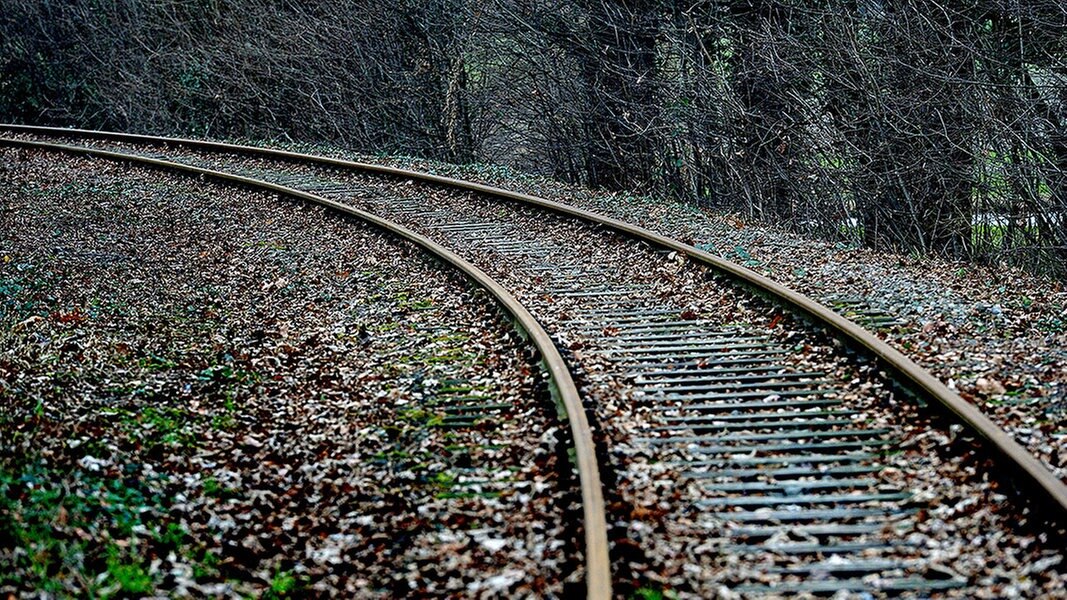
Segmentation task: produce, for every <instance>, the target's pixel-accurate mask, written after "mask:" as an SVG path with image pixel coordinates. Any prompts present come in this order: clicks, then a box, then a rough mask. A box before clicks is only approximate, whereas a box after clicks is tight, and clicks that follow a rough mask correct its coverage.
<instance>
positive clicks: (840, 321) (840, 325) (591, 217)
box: [0, 124, 1067, 521]
mask: <svg viewBox="0 0 1067 600" xmlns="http://www.w3.org/2000/svg"><path fill="white" fill-rule="evenodd" d="M0 131H8V132H14V133H26V134H33V135H46V136H63V137H77V138H91V139H102V140H111V141H116V142H127V143H144V144H153V145H164V146H167V145H177V146H184V147H188V148H193V149H201V150H210V151H215V152H218V151H224V152H230V153H236V154H242V155H246V156H248V155H251V156H261V157H269V158H274V159H281V160H288V161H299V162H312V163H317V164H320V165H328V166H332V167H340V168H345V169H351V170H356V171H362V172H365V173H374V174H379V175H386V176H392V177H399V178H406V179H412V180H416V181H421V182H425V183H430V184H435V185H441V186H445V187H449V188H453V189H459V190H465V191H470V192H475V193H478V194H483V195H487V196H491V197H494V198H499V199H503V200H509V201H513V202H518V203H521V204H526V205H530V206H537V207H540V208H542V209H546V210H549V211H552V212H555V213H559V214H562V215H566V216H570V217H573V218H577V219H580V220H582V221H585V222H587V223H591V224H594V225H599V226H602V227H605V228H607V229H610V230H613V231H616V232H618V233H621V234H623V235H626V236H630V237H633V238H637V239H640V240H644V241H646V242H649V243H651V244H652V245H654V246H658V247H661V248H666V249H669V250H673V251H676V252H680V253H682V254H684V255H685V256H688V257H689V258H690V259H692V260H695V261H697V262H700V263H704V264H706V265H708V266H710V267H712V268H713V269H715V270H717V271H719V272H721V273H723V274H725V275H727V276H728V277H730V278H731V279H733V280H735V281H737V282H739V283H741V284H743V285H746V286H748V287H750V288H753V289H755V290H757V291H758V292H761V293H763V294H767V295H769V296H770V297H771V298H772V299H773V300H774V301H776V302H778V303H780V304H782V305H784V306H785V307H787V308H790V309H792V310H794V311H796V312H798V313H800V314H802V315H805V316H806V317H808V318H810V319H812V320H813V321H815V322H816V323H817V324H819V325H822V326H823V327H825V328H827V329H828V330H829V331H830V332H832V333H834V334H836V335H837V336H838V337H840V338H841V339H843V340H844V341H845V342H847V343H849V344H851V345H853V346H854V347H859V348H861V349H863V350H865V351H867V352H869V353H871V354H873V355H874V356H876V357H877V358H878V359H879V360H880V361H881V362H882V364H883V365H885V366H886V367H887V368H888V369H889V370H890V371H892V372H893V373H894V374H895V375H896V377H897V379H898V380H899V381H900V382H902V383H905V384H906V386H907V387H909V388H911V389H912V390H913V391H915V392H918V393H920V394H922V395H924V396H925V397H926V398H928V399H931V400H933V401H935V402H936V403H937V404H938V405H940V406H941V407H943V408H944V409H946V410H948V411H949V412H951V413H952V414H954V415H955V416H956V417H957V418H958V419H959V420H960V421H962V422H963V424H964V425H966V426H967V427H968V428H969V429H970V430H971V432H972V433H974V434H976V435H978V436H979V437H981V438H983V439H984V440H985V441H986V443H987V444H988V445H989V448H990V449H991V450H993V451H994V452H995V453H997V454H999V455H1001V456H1002V457H1003V458H1004V459H1006V460H1008V461H1009V462H1011V463H1014V465H1015V466H1016V467H1017V471H1018V472H1019V473H1018V476H1019V478H1020V481H1021V482H1024V483H1029V484H1030V487H1032V488H1033V489H1034V490H1035V491H1037V492H1038V493H1039V494H1040V495H1041V496H1043V497H1044V499H1045V500H1046V501H1047V502H1048V503H1049V504H1050V505H1051V506H1052V507H1053V509H1054V510H1056V511H1057V513H1058V518H1059V519H1060V520H1061V521H1067V485H1065V484H1064V483H1063V482H1062V481H1060V479H1059V478H1057V477H1056V476H1055V475H1054V474H1052V473H1051V472H1050V471H1049V470H1048V469H1047V468H1046V467H1045V466H1044V465H1042V464H1041V463H1040V461H1038V460H1037V459H1036V458H1035V457H1034V456H1033V455H1032V454H1030V453H1029V452H1028V451H1027V450H1026V449H1025V448H1023V447H1022V446H1021V445H1020V444H1019V443H1018V442H1016V441H1015V440H1014V439H1012V437H1011V436H1010V435H1008V434H1007V433H1006V432H1005V431H1004V430H1002V429H1001V428H1000V427H998V426H997V425H996V424H995V423H993V421H991V420H990V419H989V417H987V416H986V415H985V414H983V413H982V412H981V411H980V410H979V409H978V408H977V407H975V406H974V405H972V404H970V403H969V402H967V401H966V400H964V399H963V398H961V397H960V396H959V394H957V393H955V392H954V391H952V390H950V389H949V388H948V387H947V386H946V385H945V384H943V383H941V381H939V380H938V379H937V378H936V377H934V376H933V375H931V374H930V373H929V372H928V371H926V370H925V369H923V368H922V367H920V366H919V365H918V364H916V363H915V362H914V361H912V360H911V359H910V358H908V357H907V356H905V355H904V354H903V353H902V352H900V351H899V350H897V349H895V348H893V347H892V346H890V345H889V344H887V343H885V342H884V341H882V340H880V339H878V338H877V337H876V336H875V335H874V334H872V333H871V332H869V331H867V330H866V329H864V328H863V327H861V326H859V325H857V324H856V323H853V322H852V321H850V320H848V319H846V318H845V317H843V316H841V315H839V314H837V313H836V312H834V311H833V310H831V309H830V308H827V307H825V306H823V305H821V304H819V303H818V302H816V301H814V300H812V299H811V298H808V297H807V296H805V295H803V294H801V293H799V292H797V291H795V290H792V289H790V288H787V287H785V286H782V285H780V284H778V283H776V282H774V281H772V280H770V279H769V278H767V277H764V276H763V275H760V274H759V273H756V272H755V271H752V270H750V269H747V268H745V267H742V266H741V265H738V264H736V263H733V262H731V261H728V260H726V259H723V258H720V257H718V256H714V255H712V254H711V253H709V252H706V251H703V250H699V249H697V248H695V247H693V246H690V245H688V244H685V243H683V242H680V241H678V240H675V239H671V238H669V237H666V236H664V235H661V234H658V233H655V232H653V231H650V230H648V229H645V228H644V227H639V226H637V225H633V224H631V223H627V222H625V221H621V220H619V219H614V218H611V217H605V216H603V215H599V214H596V213H594V212H591V211H587V210H584V209H580V208H576V207H573V206H567V205H565V204H562V203H559V202H553V201H551V200H545V199H543V198H537V197H535V196H531V195H529V194H523V193H519V192H513V191H509V190H504V189H500V188H496V187H492V186H488V185H484V184H479V183H472V182H468V181H462V180H458V179H453V178H451V177H444V176H440V175H431V174H428V173H420V172H418V171H411V170H407V169H400V168H396V167H387V166H382V165H374V164H368V163H359V162H354V161H348V160H342V159H336V158H327V157H319V156H312V155H308V154H301V153H297V152H289V151H285V150H276V149H271V148H258V147H253V146H241V145H237V144H228V143H222V142H209V141H204V140H191V139H183V138H165V137H154V136H145V135H133V134H123V133H115V132H105V131H93V130H84V129H63V128H54V127H36V126H28V125H12V124H0Z"/></svg>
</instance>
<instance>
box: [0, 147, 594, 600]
mask: <svg viewBox="0 0 1067 600" xmlns="http://www.w3.org/2000/svg"><path fill="white" fill-rule="evenodd" d="M0 165H2V167H0V190H2V191H3V193H2V194H0V430H2V431H3V433H4V434H3V436H2V442H0V513H2V514H0V531H2V533H3V535H0V564H3V565H4V567H3V569H0V571H2V572H0V595H5V596H6V595H9V594H10V595H13V596H16V597H35V598H36V597H48V596H67V595H71V594H73V595H102V596H107V595H114V594H124V595H138V596H140V595H146V594H148V595H151V594H157V595H158V594H168V595H177V596H182V595H190V594H192V595H211V596H219V597H245V596H247V595H257V596H259V595H263V596H266V597H281V596H288V595H309V594H313V595H342V596H359V597H387V596H408V595H415V594H419V595H463V596H472V597H481V596H484V597H501V596H530V595H535V596H538V597H542V596H543V597H560V596H566V595H568V594H569V593H571V592H573V590H574V589H576V587H575V586H577V585H579V583H578V582H580V581H581V580H582V577H583V576H582V559H581V553H580V548H579V547H578V541H577V540H579V539H580V535H581V534H580V531H578V528H577V527H576V525H575V522H576V518H577V517H576V516H575V515H576V514H577V513H576V511H577V509H578V507H577V504H576V499H575V496H576V493H575V486H574V481H573V475H572V474H571V472H570V466H569V464H568V463H567V462H566V454H565V452H566V447H567V445H568V444H567V436H566V427H565V426H561V424H560V422H559V420H558V418H557V415H556V414H555V408H554V406H553V405H552V403H551V400H550V398H548V395H547V389H546V386H545V384H544V378H543V374H542V373H541V372H540V370H539V368H538V367H537V366H536V364H535V363H534V362H533V361H534V360H535V357H533V356H531V355H530V351H529V350H528V348H527V346H526V345H525V344H524V343H523V342H522V340H521V339H520V338H519V337H518V336H517V334H515V332H514V331H513V330H512V328H511V326H510V324H508V323H507V322H506V320H504V319H502V318H501V315H499V314H498V312H497V310H496V308H495V307H494V306H493V304H492V302H491V301H490V300H489V299H488V297H487V296H485V295H484V294H483V293H481V292H478V291H476V290H473V289H471V288H470V287H469V286H468V285H467V284H466V283H464V282H463V281H462V279H461V278H460V277H459V276H458V275H454V274H451V273H445V272H442V268H441V267H440V266H439V265H437V264H436V263H434V262H432V261H430V260H429V259H426V258H425V257H424V256H423V255H421V254H419V253H418V252H417V251H415V250H414V249H412V248H411V247H409V246H407V245H404V244H401V243H398V242H395V241H392V240H390V239H387V238H385V237H383V236H382V235H379V234H377V233H375V232H373V231H371V230H369V229H368V228H366V227H364V226H362V225H360V224H358V223H355V222H353V221H350V220H346V219H342V218H339V217H337V216H335V215H331V214H329V213H325V212H324V211H323V210H321V209H316V208H312V207H308V206H304V205H301V204H296V203H292V202H289V201H284V200H280V199H277V198H274V197H270V196H267V195H263V194H257V193H252V192H247V191H239V190H235V189H232V188H225V187H219V186H212V185H208V184H204V183H198V182H194V181H193V180H192V179H189V178H182V177H178V176H168V175H164V174H160V173H159V172H155V171H149V170H142V169H137V168H129V167H124V166H120V165H116V164H114V163H110V162H107V161H93V160H86V159H71V158H69V157H61V156H60V155H55V154H42V153H37V152H26V151H13V150H3V151H2V152H0ZM472 404H476V405H493V406H492V407H491V408H486V409H481V410H471V409H459V410H456V409H454V407H456V406H460V405H467V406H469V405H472ZM449 407H453V408H449ZM463 410H466V411H467V412H462V411H463ZM464 415H466V416H464ZM476 415H477V416H478V417H477V418H473V416H476ZM42 595H43V596H42Z"/></svg>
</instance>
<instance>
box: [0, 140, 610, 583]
mask: <svg viewBox="0 0 1067 600" xmlns="http://www.w3.org/2000/svg"><path fill="white" fill-rule="evenodd" d="M0 146H10V147H20V148H32V149H38V150H49V151H58V152H67V153H70V154H75V155H83V156H92V157H97V158H104V159H109V160H114V161H122V162H128V163H135V164H142V165H148V166H151V167H155V168H158V169H164V170H170V171H175V172H179V173H184V174H189V175H196V176H199V177H204V178H209V179H214V180H217V181H222V182H224V183H231V184H239V185H242V186H246V187H249V188H252V189H255V190H259V191H269V192H274V193H277V194H280V195H283V196H288V197H290V198H295V199H298V200H303V201H306V202H311V203H314V204H318V205H321V206H324V207H326V208H329V209H332V210H334V211H336V212H339V213H342V214H346V215H349V216H352V217H355V218H357V219H359V220H361V221H363V222H366V223H368V224H370V225H372V226H375V227H378V228H379V229H382V230H384V231H385V232H387V233H389V234H392V235H395V236H397V237H400V238H402V239H405V240H407V241H409V242H411V243H413V244H415V245H416V246H419V247H420V248H422V249H423V250H425V251H426V252H427V253H429V254H431V255H433V256H434V257H436V258H437V259H439V260H441V261H442V262H444V263H445V264H448V265H451V266H452V267H454V268H455V269H457V270H459V271H460V272H462V273H463V274H464V275H466V276H467V277H469V278H470V279H472V280H474V281H475V282H476V283H477V284H478V285H479V286H481V287H482V288H484V289H485V290H486V291H488V292H489V293H490V294H491V295H492V296H493V297H494V298H496V300H497V302H498V303H499V304H500V306H501V307H502V308H503V309H504V310H505V312H507V313H508V314H509V315H511V317H512V318H514V319H515V321H516V322H517V323H518V325H519V327H521V328H522V329H523V330H524V331H525V332H526V333H527V334H528V335H529V337H530V339H531V340H532V341H533V343H534V345H535V346H536V347H537V350H538V351H539V352H540V353H541V356H542V358H543V360H544V363H545V365H546V367H547V369H548V371H549V376H550V377H551V378H552V381H553V383H554V384H555V386H556V393H557V395H558V397H559V401H560V402H561V403H562V404H563V407H564V409H565V411H566V413H567V420H568V421H569V425H570V430H571V435H572V437H573V438H574V446H575V461H576V462H577V467H578V477H579V483H580V486H581V490H582V512H583V529H584V530H585V567H586V597H587V598H589V599H590V600H607V599H608V598H611V595H612V594H611V566H610V562H609V558H608V538H607V523H606V519H605V509H604V494H603V490H602V489H601V481H600V468H599V465H598V463H597V458H596V449H595V446H594V443H593V435H592V431H591V429H590V427H589V421H588V419H587V418H586V414H585V410H584V408H583V406H582V400H581V397H580V396H579V394H578V388H577V386H576V385H575V383H574V379H573V378H572V377H571V373H570V371H569V370H568V369H567V365H566V362H564V360H563V357H562V356H561V355H560V353H559V350H557V349H556V346H555V344H554V343H553V342H552V339H551V338H550V337H549V335H548V332H547V331H545V329H544V328H543V327H542V326H541V324H540V323H539V322H538V321H537V319H535V318H534V316H533V315H532V314H530V312H529V311H528V310H527V309H526V307H525V306H523V305H522V303H520V302H519V301H518V299H516V298H515V297H514V296H513V295H512V294H511V293H510V292H508V291H507V290H506V289H504V287H503V286H501V285H500V284H499V283H497V282H496V281H495V280H494V279H493V278H491V277H490V276H489V275H487V274H486V273H485V272H484V271H482V270H481V269H479V268H478V267H476V266H474V265H473V264H471V263H469V262H467V261H466V260H464V259H463V258H461V257H460V256H459V255H458V254H456V253H454V252H452V251H450V250H448V249H447V248H445V247H444V246H441V245H440V244H438V243H437V242H434V241H433V240H431V239H429V238H427V237H425V236H422V235H419V234H418V233H415V232H414V231H412V230H410V229H408V228H406V227H404V226H402V225H399V224H397V223H394V222H392V221H389V220H387V219H383V218H381V217H379V216H377V215H374V214H371V213H369V212H366V211H363V210H360V209H357V208H354V207H351V206H347V205H345V204H342V203H340V202H335V201H333V200H329V199H326V198H323V197H321V196H316V195H314V194H309V193H307V192H302V191H300V190H296V189H293V188H290V187H286V186H282V185H278V184H274V183H270V182H267V181H260V180H257V179H252V178H249V177H242V176H240V175H234V174H231V173H224V172H221V171H213V170H210V169H203V168H200V167H194V166H191V165H183V164H179V163H174V162H170V161H165V160H159V159H155V158H148V157H142V156H136V155H132V154H123V153H119V152H110V151H107V150H97V149H93V148H82V147H78V146H68V145H63V144H49V143H45V142H32V141H27V140H12V139H5V138H0Z"/></svg>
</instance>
